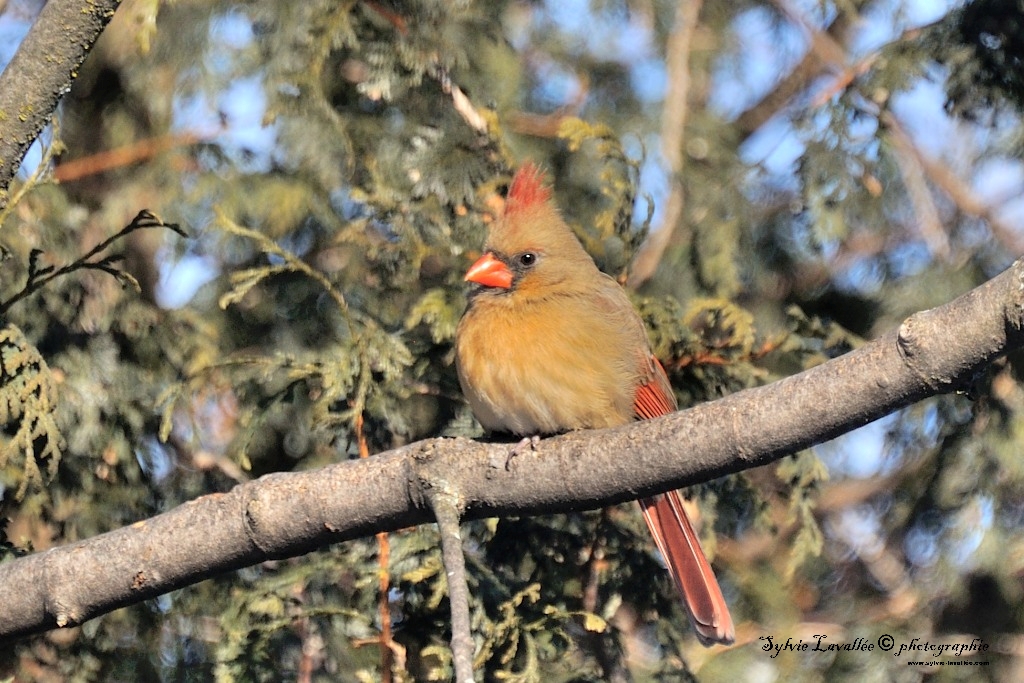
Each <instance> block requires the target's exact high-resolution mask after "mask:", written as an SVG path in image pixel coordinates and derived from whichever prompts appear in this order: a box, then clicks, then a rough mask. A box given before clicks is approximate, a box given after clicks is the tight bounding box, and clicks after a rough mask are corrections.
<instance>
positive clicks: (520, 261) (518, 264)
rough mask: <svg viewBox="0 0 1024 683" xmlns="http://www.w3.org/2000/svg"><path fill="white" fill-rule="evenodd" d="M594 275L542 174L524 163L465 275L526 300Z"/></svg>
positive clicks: (581, 247) (475, 281)
mask: <svg viewBox="0 0 1024 683" xmlns="http://www.w3.org/2000/svg"><path fill="white" fill-rule="evenodd" d="M596 274H597V266H595V265H594V261H593V259H591V258H590V255H589V254H587V252H586V251H585V250H584V249H583V245H581V244H580V241H579V240H578V239H577V238H576V235H574V234H573V232H572V230H571V229H570V228H569V226H568V225H566V223H565V221H564V220H563V219H562V217H561V215H559V213H558V208H557V207H556V206H555V203H554V201H553V200H552V198H551V189H550V188H549V187H548V186H547V185H546V184H545V178H544V174H543V172H542V171H541V170H540V169H539V168H538V167H537V166H535V165H534V164H532V163H528V164H526V165H524V166H523V167H522V168H520V169H519V171H518V172H516V174H515V176H514V177H513V178H512V184H511V185H510V186H509V190H508V197H507V198H506V200H505V210H504V212H503V213H502V215H501V217H500V218H499V219H498V220H497V221H496V222H495V223H494V224H493V225H492V226H491V230H490V234H489V235H488V238H487V243H486V244H485V245H484V254H483V255H482V256H481V257H480V258H479V259H477V260H476V262H475V263H474V264H473V265H472V266H470V268H469V270H468V271H467V272H466V278H465V279H466V281H467V282H473V283H476V284H478V285H480V286H482V287H483V288H484V289H489V290H493V291H494V292H495V293H512V292H515V293H516V294H517V296H520V297H523V298H526V297H530V296H541V295H543V296H548V295H551V294H552V293H554V292H557V291H559V290H565V289H567V288H572V287H577V286H584V285H585V284H586V280H587V278H588V277H591V276H593V275H596Z"/></svg>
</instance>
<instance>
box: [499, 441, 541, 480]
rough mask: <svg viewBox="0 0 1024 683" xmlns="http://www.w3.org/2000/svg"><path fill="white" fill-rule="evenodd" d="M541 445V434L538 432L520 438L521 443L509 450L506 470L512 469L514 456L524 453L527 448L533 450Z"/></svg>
mask: <svg viewBox="0 0 1024 683" xmlns="http://www.w3.org/2000/svg"><path fill="white" fill-rule="evenodd" d="M539 445H540V436H539V435H537V434H534V435H533V436H524V437H523V438H522V439H520V441H519V443H517V444H516V445H515V446H513V447H512V448H511V449H510V450H509V452H508V458H506V460H505V471H506V472H507V471H509V470H511V469H512V458H514V457H516V456H517V455H519V454H520V453H523V452H524V451H525V450H526V449H527V448H529V449H530V450H531V451H535V450H537V446H539Z"/></svg>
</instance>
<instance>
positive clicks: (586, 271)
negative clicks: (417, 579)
mask: <svg viewBox="0 0 1024 683" xmlns="http://www.w3.org/2000/svg"><path fill="white" fill-rule="evenodd" d="M466 280H467V281H470V282H473V283H476V285H477V288H476V289H475V291H474V292H473V293H472V294H471V299H470V304H469V307H468V308H467V310H466V313H465V315H464V316H463V318H462V321H461V322H460V323H459V327H458V331H457V333H456V344H455V350H456V364H457V368H458V373H459V381H460V383H461V384H462V390H463V392H464V393H465V395H466V398H467V400H468V401H469V404H470V407H471V408H472V409H473V413H474V415H476V417H477V419H478V420H479V421H480V424H481V425H483V427H484V428H485V429H487V430H489V431H495V432H511V433H512V434H516V435H520V436H535V435H540V434H555V433H559V432H565V431H570V430H574V429H598V428H603V427H612V426H615V425H621V424H625V423H627V422H629V421H631V420H635V419H649V418H652V417H657V416H658V415H664V414H666V413H669V412H672V411H674V410H676V407H677V406H676V401H675V396H674V395H673V393H672V388H671V386H670V385H669V382H668V377H667V376H666V375H665V371H664V369H663V368H662V366H661V364H660V363H659V362H658V361H657V359H655V358H654V356H653V354H652V353H651V350H650V345H649V342H648V340H647V333H646V331H645V330H644V327H643V323H642V322H641V320H640V318H639V316H638V315H637V313H636V311H635V310H634V309H633V306H632V304H631V303H630V301H629V298H628V297H627V296H626V293H625V291H623V289H622V287H620V286H619V285H618V283H616V282H615V281H614V280H613V279H612V278H610V277H608V276H607V275H605V274H604V273H602V272H601V271H600V270H598V268H597V266H596V265H595V264H594V261H593V259H591V258H590V256H589V255H588V254H587V252H586V251H585V250H584V249H583V246H582V245H581V244H580V242H579V240H578V239H577V238H576V236H575V235H574V234H573V233H572V231H571V230H570V229H569V227H568V226H567V225H566V224H565V222H564V221H563V220H562V218H561V216H560V215H559V213H558V210H557V209H556V207H555V206H554V203H553V202H552V201H551V193H550V190H549V189H548V188H547V187H546V186H545V184H544V178H543V174H542V173H541V172H540V171H539V170H538V169H537V167H535V166H533V165H532V164H528V165H526V166H524V167H523V168H521V169H520V170H519V172H518V173H516V175H515V177H514V178H513V181H512V185H511V186H510V188H509V193H508V198H507V201H506V205H505V211H504V214H503V215H502V216H501V218H500V219H499V220H498V221H496V222H495V224H494V225H493V226H492V228H491V231H490V235H489V237H488V240H487V244H486V246H485V253H484V255H483V256H481V257H480V259H478V260H477V261H476V263H474V264H473V265H472V266H471V267H470V269H469V271H468V272H467V273H466ZM640 506H641V508H642V510H643V513H644V518H645V519H646V521H647V525H648V527H649V528H650V530H651V534H652V535H653V536H654V540H655V543H656V544H657V546H658V549H659V550H660V551H661V554H662V555H663V556H664V558H665V562H666V564H667V566H668V569H669V572H670V573H671V574H672V578H673V579H674V581H675V583H676V586H677V587H678V588H679V590H680V592H681V593H682V594H683V597H684V602H685V604H686V608H687V611H688V613H689V615H690V619H691V621H692V622H693V624H694V627H695V629H696V631H697V636H698V638H699V639H700V641H701V642H702V643H704V644H705V645H710V644H712V643H716V642H717V643H731V642H732V641H733V638H734V632H733V624H732V617H731V616H730V614H729V609H728V606H727V605H726V603H725V599H724V598H723V597H722V592H721V589H720V588H719V586H718V581H717V580H716V579H715V575H714V572H713V571H712V569H711V565H710V564H709V563H708V561H707V558H706V557H705V556H704V552H703V551H702V550H701V547H700V543H699V541H698V539H697V534H696V532H695V531H694V529H693V526H692V525H691V524H690V520H689V518H688V517H687V515H686V511H685V509H684V508H683V505H682V500H681V498H680V497H679V494H678V493H677V492H675V491H673V492H670V493H668V494H665V495H663V496H655V497H653V498H645V499H643V500H641V501H640Z"/></svg>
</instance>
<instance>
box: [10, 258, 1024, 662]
mask: <svg viewBox="0 0 1024 683" xmlns="http://www.w3.org/2000/svg"><path fill="white" fill-rule="evenodd" d="M1022 328H1024V261H1017V262H1015V263H1014V264H1013V266H1011V268H1010V269H1008V270H1007V271H1006V272H1004V273H1002V274H1001V275H999V276H998V277H996V278H994V279H992V280H990V281H989V282H987V283H985V284H984V285H982V286H980V287H978V288H976V289H974V290H971V291H970V292H968V293H967V294H965V295H963V296H961V297H959V298H958V299H956V300H955V301H953V302H951V303H949V304H946V305H944V306H941V307H939V308H935V309H932V310H929V311H924V312H921V313H916V314H914V315H912V316H910V317H909V318H907V319H906V320H905V321H904V322H903V324H902V325H900V327H899V329H898V330H894V331H892V332H890V333H888V334H886V335H884V336H883V337H881V338H880V339H878V340H876V341H874V342H871V343H869V344H866V345H864V346H862V347H861V348H859V349H857V350H855V351H852V352H851V353H848V354H846V355H844V356H842V357H840V358H837V359H835V360H832V361H829V362H827V363H824V364H822V365H819V366H817V367H815V368H812V369H810V370H807V371H805V372H802V373H800V374H798V375H794V376H792V377H787V378H785V379H782V380H780V381H777V382H774V383H773V384H770V385H767V386H763V387H758V388H755V389H748V390H746V391H742V392H739V393H736V394H733V395H731V396H727V397H726V398H723V399H721V400H718V401H715V402H713V403H706V404H702V405H698V406H696V407H694V408H691V409H689V410H685V411H682V412H678V413H674V414H672V415H667V416H665V417H662V418H659V419H655V420H647V421H643V422H637V423H633V424H630V425H625V426H622V427H619V428H616V429H610V430H603V431H582V432H574V433H571V434H566V435H562V436H558V437H554V438H551V439H545V440H544V441H542V442H541V443H540V444H539V446H538V448H537V450H536V451H534V450H532V449H522V452H521V453H519V454H518V455H516V456H515V457H514V458H512V459H511V460H509V459H508V457H507V456H508V444H494V443H490V444H489V443H480V442H475V441H470V440H468V439H461V438H458V439H440V438H438V439H428V440H425V441H420V442H417V443H414V444H410V445H408V446H405V447H403V448H399V449H396V450H393V451H389V452H387V453H383V454H380V455H377V456H375V457H372V458H367V459H363V460H351V461H347V462H343V463H339V464H336V465H332V466H329V467H325V468H323V469H321V470H316V471H309V472H289V473H278V474H271V475H267V476H264V477H261V478H260V479H258V480H256V481H252V482H246V483H244V484H241V485H239V486H237V487H235V488H234V489H233V490H232V491H230V492H228V493H225V494H213V495H208V496H203V497H202V498H199V499H196V500H194V501H191V502H189V503H186V504H184V505H181V506H179V507H177V508H175V509H174V510H171V511H169V512H167V513H164V514H162V515H158V516H156V517H153V518H151V519H148V520H144V521H141V522H138V523H136V524H133V525H132V526H129V527H126V528H123V529H118V530H116V531H112V532H109V533H106V534H102V535H100V536H96V537H94V538H91V539H87V540H84V541H80V542H78V543H73V544H71V545H68V546H64V547H60V548H54V549H51V550H48V551H45V552H41V553H38V554H35V555H32V556H29V557H25V558H21V559H18V560H13V561H9V562H7V563H5V564H2V565H0V605H3V609H2V610H0V642H3V641H8V640H11V639H12V638H14V637H18V636H23V635H27V634H31V633H36V632H39V631H43V630H46V629H51V628H54V627H67V626H72V625H75V624H80V623H82V622H83V621H86V620H87V619H91V618H93V617H96V616H98V615H100V614H104V613H106V612H109V611H111V610H113V609H116V608H118V607H123V606H125V605H129V604H133V603H136V602H140V601H142V600H145V599H147V598H151V597H154V596H156V595H160V594H162V593H166V592H168V591H170V590H173V589H176V588H180V587H182V586H186V585H189V584H192V583H196V582H198V581H201V580H203V579H205V578H208V577H210V576H213V575H215V574H220V573H223V572H226V571H230V570H233V569H238V568H240V567H244V566H248V565H252V564H255V563H258V562H261V561H263V560H266V559H270V558H284V557H292V556H296V555H300V554H302V553H305V552H309V551H311V550H313V549H315V548H318V547H321V546H325V545H328V544H330V543H338V542H341V541H346V540H350V539H353V538H360V537H364V536H369V535H371V534H374V533H376V532H379V531H382V530H393V529H398V528H402V527H407V526H411V525H414V524H422V523H425V522H431V521H433V514H432V512H431V510H430V506H429V504H428V502H427V498H428V495H427V491H425V490H424V487H423V482H425V481H442V480H443V481H446V482H448V483H449V484H450V485H451V486H452V487H453V490H457V492H458V496H459V500H460V502H461V504H462V505H463V506H464V510H465V515H464V517H465V518H466V519H475V518H481V517H491V516H505V515H523V514H544V513H552V512H565V511H569V510H580V509H585V508H594V507H599V506H606V505H609V504H612V503H619V502H623V501H626V500H632V499H635V498H638V497H641V496H646V495H651V494H654V493H658V492H661V491H665V490H668V489H670V488H675V487H679V486H686V485H688V484H694V483H696V482H700V481H706V480H708V479H713V478H715V477H720V476H723V475H725V474H729V473H732V472H738V471H740V470H744V469H749V468H752V467H757V466H759V465H764V464H767V463H769V462H772V461H774V460H778V459H779V458H782V457H784V456H785V455H788V454H790V453H793V452H795V451H797V450H800V449H802V448H806V447H808V446H811V445H813V444H816V443H820V442H822V441H826V440H828V439H831V438H833V437H836V436H838V435H840V434H842V433H844V432H847V431H850V430H852V429H854V428H856V427H860V426H862V425H864V424H867V423H868V422H870V421H872V420H875V419H877V418H879V417H881V416H883V415H886V414H888V413H891V412H893V411H894V410H897V409H899V408H902V407H904V406H907V405H910V404H911V403H914V402H915V401H918V400H921V399H922V398H925V397H928V396H933V395H937V394H940V393H946V392H950V391H954V390H957V389H962V388H967V387H969V386H970V385H971V384H972V383H973V382H974V380H975V378H976V376H977V374H978V373H979V372H980V371H981V370H982V369H983V368H985V366H987V365H988V364H989V363H991V362H992V361H993V360H994V359H995V358H997V357H998V356H1000V355H1002V354H1003V353H1006V352H1007V351H1009V350H1011V349H1017V348H1020V347H1021V346H1024V332H1022Z"/></svg>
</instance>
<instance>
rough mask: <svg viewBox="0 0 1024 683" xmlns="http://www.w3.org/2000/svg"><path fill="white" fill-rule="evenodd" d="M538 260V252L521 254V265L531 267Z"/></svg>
mask: <svg viewBox="0 0 1024 683" xmlns="http://www.w3.org/2000/svg"><path fill="white" fill-rule="evenodd" d="M536 262H537V254H535V253H533V252H532V251H527V252H523V253H522V254H520V255H519V265H521V266H526V267H527V268H529V267H530V266H532V265H533V264H535V263H536Z"/></svg>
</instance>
